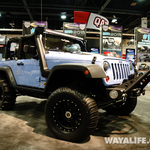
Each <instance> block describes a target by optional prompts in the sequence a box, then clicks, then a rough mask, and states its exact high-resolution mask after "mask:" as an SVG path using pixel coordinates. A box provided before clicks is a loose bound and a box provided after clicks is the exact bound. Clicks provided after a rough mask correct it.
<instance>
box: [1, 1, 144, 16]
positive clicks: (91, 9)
mask: <svg viewBox="0 0 150 150" xmlns="http://www.w3.org/2000/svg"><path fill="white" fill-rule="evenodd" d="M23 1H24V0H23ZM42 6H43V7H42V9H43V10H45V9H48V10H49V9H51V10H52V9H53V10H62V9H64V7H65V10H76V11H88V12H98V9H95V7H87V6H84V7H83V6H74V5H54V4H51V5H49V4H47V5H46V4H43V5H42ZM0 8H26V9H28V10H29V11H30V9H41V5H40V4H34V5H29V6H27V7H26V6H22V5H20V4H19V5H18V3H17V4H16V5H14V4H12V5H11V4H9V3H8V4H7V5H4V4H3V5H2V4H1V3H0ZM103 13H112V14H126V15H141V14H143V13H144V10H143V11H133V10H132V11H131V10H126V9H124V10H123V9H110V8H105V10H104V9H103ZM30 14H31V13H30Z"/></svg>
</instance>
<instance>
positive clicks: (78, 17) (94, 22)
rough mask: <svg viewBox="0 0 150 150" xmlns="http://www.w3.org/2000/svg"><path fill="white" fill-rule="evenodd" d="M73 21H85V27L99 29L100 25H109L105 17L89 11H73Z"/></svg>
mask: <svg viewBox="0 0 150 150" xmlns="http://www.w3.org/2000/svg"><path fill="white" fill-rule="evenodd" d="M74 22H75V23H86V24H87V26H86V28H90V29H96V30H100V27H101V26H102V25H109V21H108V19H107V18H105V17H103V16H101V15H98V14H95V13H90V12H82V11H74Z"/></svg>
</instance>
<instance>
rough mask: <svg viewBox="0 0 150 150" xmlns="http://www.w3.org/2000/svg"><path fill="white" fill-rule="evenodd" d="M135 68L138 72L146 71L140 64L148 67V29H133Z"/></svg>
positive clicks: (149, 53)
mask: <svg viewBox="0 0 150 150" xmlns="http://www.w3.org/2000/svg"><path fill="white" fill-rule="evenodd" d="M135 35H136V46H137V47H136V50H137V62H138V64H137V66H138V68H139V70H140V71H146V69H145V68H144V67H142V65H141V64H143V63H144V64H146V65H147V66H150V28H135Z"/></svg>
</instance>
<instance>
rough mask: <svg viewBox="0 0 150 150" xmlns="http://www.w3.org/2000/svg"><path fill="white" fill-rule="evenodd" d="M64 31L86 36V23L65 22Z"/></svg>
mask: <svg viewBox="0 0 150 150" xmlns="http://www.w3.org/2000/svg"><path fill="white" fill-rule="evenodd" d="M63 32H64V33H67V34H71V35H75V36H79V37H82V38H85V35H86V24H84V23H68V22H64V23H63Z"/></svg>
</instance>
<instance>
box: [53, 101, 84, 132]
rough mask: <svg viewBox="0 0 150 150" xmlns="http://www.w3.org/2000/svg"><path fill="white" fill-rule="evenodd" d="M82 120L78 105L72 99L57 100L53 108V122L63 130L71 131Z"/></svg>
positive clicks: (75, 128) (77, 126)
mask: <svg viewBox="0 0 150 150" xmlns="http://www.w3.org/2000/svg"><path fill="white" fill-rule="evenodd" d="M81 122H82V113H81V109H80V107H79V105H78V104H77V103H75V102H74V101H72V100H69V99H63V100H59V101H58V102H57V103H56V104H55V106H54V109H53V123H54V125H55V127H57V128H59V129H60V130H62V131H64V132H73V131H75V130H77V129H78V128H79V126H80V125H81Z"/></svg>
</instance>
